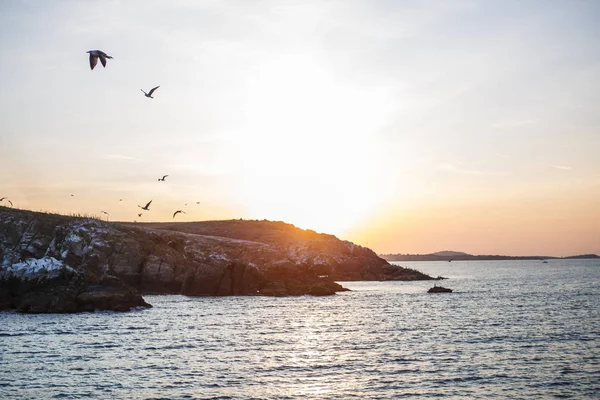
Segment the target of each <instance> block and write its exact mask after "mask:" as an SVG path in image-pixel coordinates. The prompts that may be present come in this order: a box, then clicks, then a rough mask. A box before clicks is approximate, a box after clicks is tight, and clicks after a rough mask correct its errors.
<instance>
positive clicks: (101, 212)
mask: <svg viewBox="0 0 600 400" xmlns="http://www.w3.org/2000/svg"><path fill="white" fill-rule="evenodd" d="M100 214H106V215H110V214H109V213H107V212H106V211H100Z"/></svg>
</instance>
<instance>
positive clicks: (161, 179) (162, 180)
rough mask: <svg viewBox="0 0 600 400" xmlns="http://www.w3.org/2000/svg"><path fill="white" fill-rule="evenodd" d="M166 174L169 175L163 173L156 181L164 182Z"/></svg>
mask: <svg viewBox="0 0 600 400" xmlns="http://www.w3.org/2000/svg"><path fill="white" fill-rule="evenodd" d="M167 176H169V175H163V177H162V178H158V181H159V182H164V181H165V178H166V177H167Z"/></svg>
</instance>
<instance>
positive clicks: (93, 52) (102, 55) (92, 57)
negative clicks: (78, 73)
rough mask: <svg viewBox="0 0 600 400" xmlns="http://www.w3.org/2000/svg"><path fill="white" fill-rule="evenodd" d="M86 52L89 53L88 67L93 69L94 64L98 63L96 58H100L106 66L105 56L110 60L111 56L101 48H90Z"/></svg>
mask: <svg viewBox="0 0 600 400" xmlns="http://www.w3.org/2000/svg"><path fill="white" fill-rule="evenodd" d="M86 53H90V68H91V69H94V67H95V66H96V64H98V59H100V62H101V63H102V66H103V67H106V59H107V58H110V59H111V60H112V57H111V56H109V55H108V54H106V53H105V52H103V51H102V50H90V51H86Z"/></svg>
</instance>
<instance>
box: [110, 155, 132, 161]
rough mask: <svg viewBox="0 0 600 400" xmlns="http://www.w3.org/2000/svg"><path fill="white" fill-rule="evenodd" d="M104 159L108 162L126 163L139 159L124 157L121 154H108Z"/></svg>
mask: <svg viewBox="0 0 600 400" xmlns="http://www.w3.org/2000/svg"><path fill="white" fill-rule="evenodd" d="M102 158H104V159H108V160H126V161H137V158H135V157H131V156H124V155H121V154H106V155H104V156H102Z"/></svg>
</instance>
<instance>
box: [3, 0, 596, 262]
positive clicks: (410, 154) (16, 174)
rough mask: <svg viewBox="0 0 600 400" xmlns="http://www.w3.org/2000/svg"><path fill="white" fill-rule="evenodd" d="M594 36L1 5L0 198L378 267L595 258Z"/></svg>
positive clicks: (558, 25)
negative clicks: (269, 238)
mask: <svg viewBox="0 0 600 400" xmlns="http://www.w3.org/2000/svg"><path fill="white" fill-rule="evenodd" d="M599 18H600V2H597V1H594V0H589V1H584V0H578V1H562V0H561V1H553V0H538V1H536V0H530V1H525V2H524V1H512V0H507V1H501V2H499V1H471V0H447V1H446V0H444V1H441V0H440V1H435V0H431V1H416V0H415V1H391V0H378V1H368V0H364V1H352V0H348V1H344V0H332V1H328V0H313V1H311V0H306V1H291V0H288V1H286V0H280V1H275V0H274V1H258V0H257V1H251V0H239V1H221V0H205V1H200V0H199V1H191V0H173V1H166V0H165V1H162V0H161V1H158V0H144V1H141V0H140V1H117V0H106V1H94V0H90V1H62V0H57V1H53V2H47V1H42V0H39V1H13V0H7V1H2V2H0V54H2V62H1V63H0V87H1V90H0V197H4V196H6V197H8V198H9V199H10V200H11V201H12V202H13V204H14V206H15V207H19V208H25V209H33V210H43V211H49V212H60V213H78V214H86V215H97V216H104V214H101V211H106V212H108V213H109V215H110V216H109V218H110V220H120V221H132V220H139V221H170V220H172V214H173V212H174V211H176V210H180V209H181V210H184V211H185V212H186V214H178V215H177V217H176V220H180V221H196V220H214V219H233V218H244V219H269V220H278V221H279V220H281V221H285V222H289V223H292V224H294V225H296V226H298V227H301V228H305V229H307V228H310V229H314V230H316V231H318V232H325V233H331V234H335V235H337V236H338V237H340V238H342V239H346V240H351V241H353V242H355V243H358V244H361V245H364V246H368V247H370V248H372V249H373V250H375V251H376V252H378V253H430V252H435V251H440V250H456V251H464V252H468V253H471V254H507V255H550V256H568V255H574V254H585V253H596V254H600V113H599V112H598V110H599V109H600V24H598V23H597V21H598V19H599ZM94 49H100V50H103V51H104V52H106V53H107V54H109V55H111V56H112V57H114V58H113V59H112V60H108V64H107V66H106V68H102V66H101V64H100V63H99V64H98V65H97V66H96V68H95V69H94V70H93V71H91V70H90V67H89V63H88V58H87V57H88V55H87V54H86V51H88V50H94ZM157 85H160V88H159V89H157V91H156V92H155V93H154V97H155V98H154V99H148V98H146V97H144V95H143V93H142V92H141V91H140V89H144V90H145V91H148V90H149V89H151V88H152V87H154V86H157ZM164 174H169V177H168V178H167V179H166V181H165V182H158V180H157V179H158V178H159V177H161V176H162V175H164ZM71 195H73V196H71ZM149 200H153V203H152V205H151V207H150V211H148V212H144V213H143V215H142V217H138V213H139V212H140V211H141V210H140V209H139V208H138V207H137V206H138V205H144V204H145V203H147V202H148V201H149ZM196 202H200V204H196ZM3 204H6V203H3Z"/></svg>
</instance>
